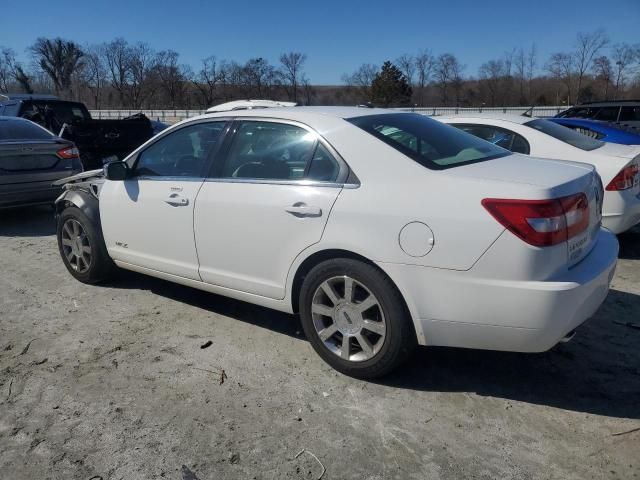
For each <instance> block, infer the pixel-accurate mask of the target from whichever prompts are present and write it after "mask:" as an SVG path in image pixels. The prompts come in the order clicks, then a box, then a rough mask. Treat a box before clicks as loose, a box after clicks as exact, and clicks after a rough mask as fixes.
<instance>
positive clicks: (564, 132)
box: [525, 118, 604, 151]
mask: <svg viewBox="0 0 640 480" xmlns="http://www.w3.org/2000/svg"><path fill="white" fill-rule="evenodd" d="M525 125H526V126H527V127H531V128H535V129H536V130H538V131H540V132H542V133H546V134H547V135H551V136H552V137H553V138H557V139H558V140H560V141H561V142H564V143H568V144H569V145H572V146H574V147H576V148H579V149H580V150H587V151H590V150H595V149H596V148H600V147H601V146H602V145H604V143H603V142H601V141H599V140H595V139H593V138H589V137H587V136H586V135H583V134H581V133H578V132H576V131H574V130H571V129H570V128H567V127H565V126H562V125H558V124H557V123H553V122H551V121H549V120H542V119H540V118H538V119H536V120H531V121H530V122H527V123H525Z"/></svg>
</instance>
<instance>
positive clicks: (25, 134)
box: [0, 119, 53, 141]
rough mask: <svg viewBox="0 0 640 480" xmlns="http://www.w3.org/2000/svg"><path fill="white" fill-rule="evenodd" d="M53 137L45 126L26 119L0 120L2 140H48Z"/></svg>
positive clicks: (0, 138) (0, 136)
mask: <svg viewBox="0 0 640 480" xmlns="http://www.w3.org/2000/svg"><path fill="white" fill-rule="evenodd" d="M51 137H53V135H52V134H50V133H49V132H47V131H46V130H45V129H44V128H41V127H39V126H38V125H35V124H33V123H31V122H28V121H26V120H13V119H10V120H0V141H2V140H48V139H50V138H51Z"/></svg>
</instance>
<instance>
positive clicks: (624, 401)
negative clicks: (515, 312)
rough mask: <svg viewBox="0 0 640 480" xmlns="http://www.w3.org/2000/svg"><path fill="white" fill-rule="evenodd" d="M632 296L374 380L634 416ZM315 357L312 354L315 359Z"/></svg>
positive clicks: (155, 288) (38, 215)
mask: <svg viewBox="0 0 640 480" xmlns="http://www.w3.org/2000/svg"><path fill="white" fill-rule="evenodd" d="M54 233H55V223H54V219H53V212H52V209H51V208H50V207H46V206H45V207H32V208H24V209H19V210H5V211H0V237H1V236H18V237H20V236H46V235H53V234H54ZM619 240H620V246H621V250H620V251H621V258H626V259H637V258H640V252H639V250H640V229H639V228H638V227H636V229H634V230H633V231H630V232H628V233H626V234H624V235H620V237H619ZM106 286H110V287H114V288H123V289H142V290H149V291H151V292H153V293H154V294H157V295H160V296H163V297H166V298H171V299H173V300H175V301H178V302H183V303H186V304H190V305H193V306H194V307H197V308H201V309H203V310H206V311H209V312H212V313H217V314H220V315H224V316H228V317H231V318H234V319H236V320H239V321H242V322H246V323H249V324H252V325H255V326H258V327H262V328H266V329H269V330H271V331H274V332H276V333H280V334H284V335H288V336H290V337H293V338H298V339H303V338H304V334H303V333H302V328H301V326H300V321H299V319H298V317H297V316H294V315H287V314H284V313H281V312H277V311H274V310H270V309H267V308H263V307H259V306H256V305H252V304H249V303H245V302H241V301H238V300H234V299H230V298H227V297H222V296H219V295H214V294H210V293H207V292H203V291H200V290H196V289H193V288H189V287H185V286H181V285H177V284H174V283H170V282H166V281H164V280H159V279H156V278H152V277H148V276H144V275H140V274H136V273H132V272H123V273H122V274H121V275H120V276H119V278H118V279H117V280H116V281H114V282H113V283H110V284H108V285H106ZM639 312H640V295H635V294H632V293H626V292H621V291H618V290H611V292H610V293H609V296H608V298H607V300H606V301H605V303H604V304H603V306H602V307H601V308H600V310H599V312H598V313H597V315H596V316H595V317H594V318H593V319H592V320H590V321H589V322H587V323H586V324H585V325H584V326H583V327H581V328H580V329H579V331H578V335H576V338H575V339H574V340H573V341H571V342H570V343H568V344H563V345H559V346H557V347H555V348H553V349H552V350H550V351H549V352H545V353H540V354H517V353H505V352H492V351H479V350H464V349H454V348H441V347H430V348H419V349H418V350H417V351H416V352H415V353H414V355H413V356H412V358H411V359H410V360H409V361H408V362H407V363H406V364H405V365H403V366H402V367H400V368H399V369H398V370H397V371H395V372H393V373H392V374H391V375H389V376H388V377H386V378H384V379H382V380H379V381H378V382H377V383H380V384H383V385H386V386H389V387H394V388H401V389H408V390H419V391H432V392H475V393H477V394H479V395H484V396H489V397H496V398H504V399H510V400H515V401H522V402H528V403H531V404H538V405H545V406H552V407H556V408H562V409H565V410H570V411H576V412H583V413H589V414H596V415H606V416H610V417H619V418H634V419H640V402H638V398H640V330H637V329H635V328H633V327H630V326H626V325H625V324H626V323H629V322H638V318H639V317H640V314H639ZM318 361H320V360H319V359H318Z"/></svg>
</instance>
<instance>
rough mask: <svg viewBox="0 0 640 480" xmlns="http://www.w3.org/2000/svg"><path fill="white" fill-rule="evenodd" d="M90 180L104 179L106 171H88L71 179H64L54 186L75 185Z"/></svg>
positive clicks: (99, 169) (100, 169)
mask: <svg viewBox="0 0 640 480" xmlns="http://www.w3.org/2000/svg"><path fill="white" fill-rule="evenodd" d="M89 178H104V170H103V169H102V168H98V169H97V170H87V171H86V172H82V173H78V174H77V175H72V176H70V177H66V178H62V179H60V180H58V181H56V182H54V183H53V184H54V185H64V184H65V183H75V182H80V181H86V180H87V179H89Z"/></svg>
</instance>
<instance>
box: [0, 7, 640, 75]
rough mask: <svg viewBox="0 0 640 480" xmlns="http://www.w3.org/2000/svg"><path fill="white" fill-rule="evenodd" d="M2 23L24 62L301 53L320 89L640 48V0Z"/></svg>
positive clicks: (62, 11)
mask: <svg viewBox="0 0 640 480" xmlns="http://www.w3.org/2000/svg"><path fill="white" fill-rule="evenodd" d="M0 20H1V22H2V26H1V27H0V45H3V46H7V47H11V48H13V49H14V50H15V51H16V52H17V53H18V54H19V55H20V56H21V58H22V60H27V58H28V57H27V54H26V53H25V49H26V48H27V47H28V46H29V45H31V44H32V43H33V41H34V40H35V38H36V37H39V36H44V37H55V36H61V37H63V38H67V39H70V40H75V41H77V42H79V43H80V44H83V45H84V44H87V43H100V42H103V41H107V40H111V39H113V38H114V37H118V36H121V37H124V38H125V39H127V40H128V41H129V42H132V43H135V42H138V41H143V42H148V43H149V44H151V45H152V46H153V47H154V48H155V49H157V50H162V49H173V50H176V51H177V52H179V53H180V56H181V57H180V58H181V62H182V63H186V64H189V65H191V66H192V67H194V68H197V66H198V65H199V63H200V60H201V59H202V58H204V57H207V56H209V55H216V56H217V57H218V58H227V59H234V60H237V61H239V62H244V61H246V60H247V59H248V58H250V57H257V56H261V57H264V58H267V59H269V60H270V61H271V62H273V63H277V59H278V56H279V54H280V53H282V52H285V51H292V50H293V51H301V52H304V53H306V54H307V56H308V60H307V65H306V72H307V75H308V76H309V78H310V79H311V81H312V83H314V84H337V83H340V77H341V76H342V74H343V73H345V72H351V71H353V70H355V68H357V67H358V66H359V65H360V64H361V63H374V64H378V65H379V64H381V63H382V62H383V61H384V60H387V59H389V60H393V59H395V58H396V57H398V56H399V55H400V54H402V53H404V52H408V53H414V52H417V51H418V50H420V49H425V48H428V49H430V50H431V51H432V52H433V53H436V54H439V53H444V52H451V53H454V54H456V55H457V56H458V57H459V58H460V60H461V62H462V63H463V64H465V65H466V66H467V68H466V70H465V74H467V75H469V74H472V75H475V74H476V72H477V68H478V66H479V65H480V64H482V63H483V62H485V61H486V60H489V59H491V58H496V57H499V56H500V55H502V54H503V52H505V51H506V50H510V49H511V48H513V47H520V46H524V47H528V46H529V45H531V43H534V42H535V44H536V46H537V47H538V52H539V56H540V58H541V59H544V58H546V57H547V56H548V55H549V54H550V53H553V52H555V51H559V50H567V49H570V48H571V46H572V45H573V43H574V41H575V36H576V34H577V32H579V31H592V30H595V29H597V28H600V27H602V28H604V29H605V30H606V31H607V33H608V34H609V36H610V37H611V39H612V41H613V42H614V43H615V42H629V43H638V42H640V34H639V28H640V0H607V1H603V0H553V1H549V0H538V1H534V2H531V1H524V0H496V1H491V0H475V1H474V0H470V1H467V0H455V1H452V0H441V1H437V2H435V1H428V0H395V1H390V0H385V1H374V0H339V1H337V0H322V1H308V0H297V1H289V0H283V1H277V0H271V1H264V0H263V1H250V0H244V1H243V0H235V1H234V0H231V1H224V2H223V1H215V0H211V1H205V0H180V1H177V0H151V1H140V0H129V1H125V0H110V1H104V0H81V1H78V0H27V1H24V0H1V1H0Z"/></svg>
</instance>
